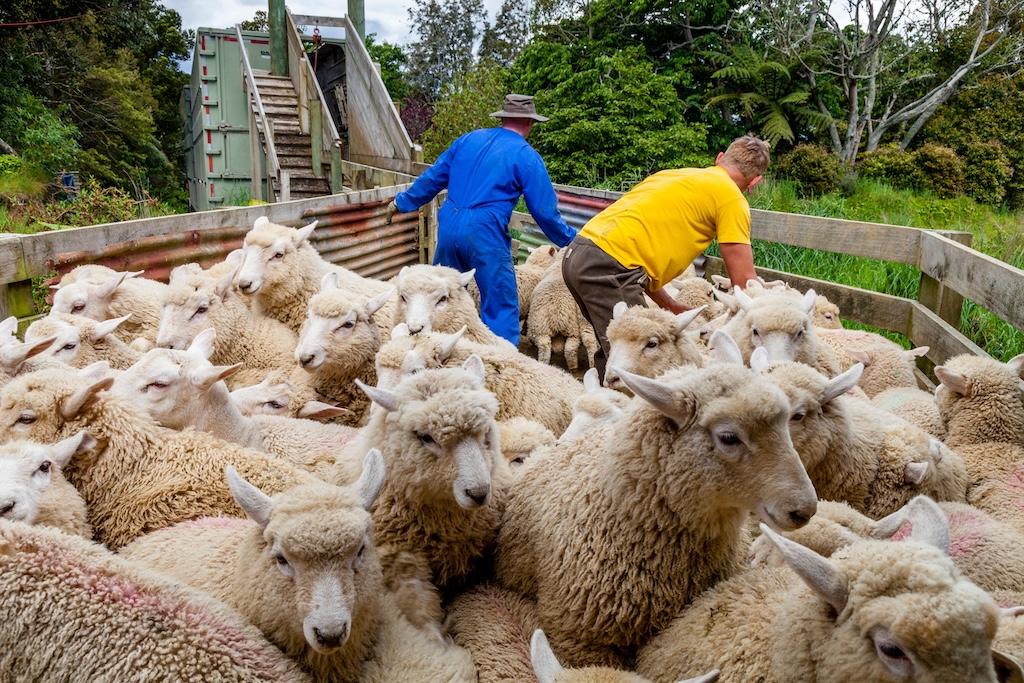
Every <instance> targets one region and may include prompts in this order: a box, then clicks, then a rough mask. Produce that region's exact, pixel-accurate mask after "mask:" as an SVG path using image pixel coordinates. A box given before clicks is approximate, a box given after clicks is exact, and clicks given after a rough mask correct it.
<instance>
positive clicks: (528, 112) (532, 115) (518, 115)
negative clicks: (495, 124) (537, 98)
mask: <svg viewBox="0 0 1024 683" xmlns="http://www.w3.org/2000/svg"><path fill="white" fill-rule="evenodd" d="M488 116H494V117H497V118H499V119H533V120H534V121H539V122H540V123H543V122H544V121H547V120H548V117H546V116H541V115H540V114H538V113H537V109H536V107H534V106H533V96H532V95H506V96H505V104H504V105H502V110H501V111H496V112H494V113H493V114H488Z"/></svg>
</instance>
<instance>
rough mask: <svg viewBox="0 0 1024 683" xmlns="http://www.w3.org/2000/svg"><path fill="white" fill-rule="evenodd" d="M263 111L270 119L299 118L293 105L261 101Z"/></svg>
mask: <svg viewBox="0 0 1024 683" xmlns="http://www.w3.org/2000/svg"><path fill="white" fill-rule="evenodd" d="M263 111H265V112H267V116H269V117H270V118H272V119H277V118H283V119H295V120H296V121H298V120H299V112H297V111H296V108H295V107H289V106H283V105H280V104H270V105H268V104H267V103H266V102H264V103H263Z"/></svg>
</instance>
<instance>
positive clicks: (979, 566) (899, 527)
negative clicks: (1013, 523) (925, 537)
mask: <svg viewBox="0 0 1024 683" xmlns="http://www.w3.org/2000/svg"><path fill="white" fill-rule="evenodd" d="M916 507H931V508H932V511H931V512H929V513H925V514H931V515H933V516H938V515H944V516H945V517H946V519H947V523H948V525H949V536H950V539H949V555H950V557H951V558H952V560H953V563H954V564H955V565H956V566H957V568H958V569H959V570H960V571H961V572H962V573H963V574H964V576H966V577H967V578H968V579H970V580H971V581H973V582H974V583H976V584H977V585H978V586H979V587H981V588H982V589H984V590H986V591H988V592H990V593H991V592H994V591H999V590H1008V591H1024V537H1022V536H1021V535H1020V534H1019V533H1017V531H1016V530H1014V529H1013V528H1012V527H1010V526H1009V525H1007V524H1004V523H1002V522H999V521H998V520H995V519H993V518H992V517H991V516H989V515H987V514H985V513H984V512H982V511H981V510H979V509H978V508H976V507H974V506H973V505H967V504H965V503H935V502H934V501H933V500H931V499H930V498H928V497H927V496H918V497H917V498H914V499H913V500H912V501H910V502H909V503H907V505H905V506H904V507H902V508H900V509H899V510H897V511H896V512H894V513H893V514H891V515H889V516H888V517H884V518H882V519H880V520H877V521H876V520H873V519H871V518H870V517H865V516H864V515H862V514H860V513H859V512H857V511H856V510H854V509H853V508H851V507H850V506H849V505H847V504H845V503H834V502H829V501H818V514H816V515H815V516H814V518H813V519H812V520H811V521H810V523H809V524H807V526H805V527H803V528H801V529H797V530H796V531H791V532H787V533H785V534H783V535H784V536H785V537H786V538H788V539H789V540H791V541H795V542H797V543H799V544H800V545H802V546H806V547H808V548H810V549H811V550H813V551H815V552H816V553H818V554H819V555H823V556H825V557H829V556H831V555H832V554H833V553H834V552H836V551H837V550H839V549H840V548H844V547H846V546H848V545H852V544H854V543H856V542H857V541H858V540H859V539H862V538H875V539H878V540H886V539H890V540H893V541H901V540H905V539H906V538H908V536H909V528H908V525H907V524H905V522H906V521H907V520H908V518H909V519H912V518H913V517H914V512H913V511H914V509H915V508H916ZM918 514H920V513H918ZM751 556H752V558H753V562H752V564H754V565H755V566H768V567H780V566H782V565H783V564H785V560H784V559H783V557H782V554H781V553H780V552H779V550H778V548H777V547H776V546H775V545H774V544H773V543H772V542H771V541H770V539H768V538H766V537H764V536H761V537H758V538H757V539H755V541H754V543H753V545H752V546H751Z"/></svg>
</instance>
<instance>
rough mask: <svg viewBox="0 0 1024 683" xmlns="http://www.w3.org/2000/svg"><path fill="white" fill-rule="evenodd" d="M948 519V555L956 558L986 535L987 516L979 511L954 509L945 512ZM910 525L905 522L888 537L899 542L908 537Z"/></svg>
mask: <svg viewBox="0 0 1024 683" xmlns="http://www.w3.org/2000/svg"><path fill="white" fill-rule="evenodd" d="M946 517H947V518H948V519H949V556H950V557H953V558H956V557H959V556H961V555H966V554H969V553H971V552H973V551H974V548H975V547H976V546H977V545H978V543H979V542H981V541H982V540H983V539H984V538H985V536H986V526H987V522H988V518H987V517H986V516H985V515H984V513H982V512H981V511H974V510H956V511H955V512H953V513H949V512H946ZM911 531H912V527H911V525H910V524H909V523H905V524H904V525H903V526H901V527H900V528H899V530H898V531H897V532H896V533H895V534H893V535H892V537H891V538H890V539H889V540H891V541H895V542H900V541H905V540H907V539H909V538H910V533H911Z"/></svg>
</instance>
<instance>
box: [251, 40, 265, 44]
mask: <svg viewBox="0 0 1024 683" xmlns="http://www.w3.org/2000/svg"><path fill="white" fill-rule="evenodd" d="M249 42H251V43H252V44H253V45H270V41H269V40H251V41H249Z"/></svg>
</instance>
